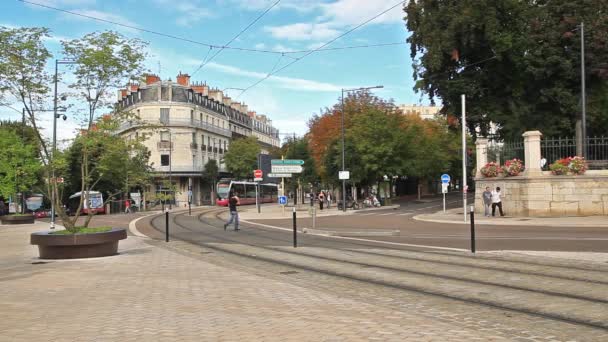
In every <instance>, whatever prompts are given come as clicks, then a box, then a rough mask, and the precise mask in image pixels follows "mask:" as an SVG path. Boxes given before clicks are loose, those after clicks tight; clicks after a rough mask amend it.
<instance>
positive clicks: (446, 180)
mask: <svg viewBox="0 0 608 342" xmlns="http://www.w3.org/2000/svg"><path fill="white" fill-rule="evenodd" d="M450 179H451V178H450V175H448V174H443V175H441V193H442V194H443V213H444V214H445V194H446V192H448V184H450Z"/></svg>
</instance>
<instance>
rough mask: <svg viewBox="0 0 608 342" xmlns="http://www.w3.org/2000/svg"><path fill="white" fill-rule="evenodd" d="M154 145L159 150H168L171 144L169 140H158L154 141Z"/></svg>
mask: <svg viewBox="0 0 608 342" xmlns="http://www.w3.org/2000/svg"><path fill="white" fill-rule="evenodd" d="M156 147H157V148H158V149H159V150H170V149H171V147H173V144H172V143H171V142H170V141H159V142H157V143H156Z"/></svg>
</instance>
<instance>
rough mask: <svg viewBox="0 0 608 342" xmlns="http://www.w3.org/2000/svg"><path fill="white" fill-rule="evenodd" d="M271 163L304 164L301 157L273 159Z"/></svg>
mask: <svg viewBox="0 0 608 342" xmlns="http://www.w3.org/2000/svg"><path fill="white" fill-rule="evenodd" d="M270 164H272V165H304V161H303V160H302V159H273V160H271V161H270Z"/></svg>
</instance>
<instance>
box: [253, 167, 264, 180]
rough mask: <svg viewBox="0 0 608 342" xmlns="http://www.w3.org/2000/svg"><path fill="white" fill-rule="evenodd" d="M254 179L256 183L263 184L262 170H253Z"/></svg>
mask: <svg viewBox="0 0 608 342" xmlns="http://www.w3.org/2000/svg"><path fill="white" fill-rule="evenodd" d="M253 177H254V179H253V180H254V181H256V182H261V181H262V180H264V173H263V172H262V170H253Z"/></svg>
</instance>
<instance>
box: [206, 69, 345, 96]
mask: <svg viewBox="0 0 608 342" xmlns="http://www.w3.org/2000/svg"><path fill="white" fill-rule="evenodd" d="M206 67H208V68H210V69H214V70H216V71H219V72H222V73H225V74H230V75H236V76H243V77H248V78H254V79H261V78H264V77H266V76H267V75H268V74H265V73H261V72H257V71H249V70H243V69H240V68H237V67H233V66H229V65H224V64H219V63H215V62H211V63H209V64H207V66H206ZM268 81H269V82H273V83H275V84H276V85H277V86H278V87H280V88H283V89H291V90H298V91H318V92H338V91H340V89H342V88H343V87H342V86H340V85H336V84H331V83H326V82H318V81H313V80H307V79H302V78H293V77H285V76H271V77H270V78H268Z"/></svg>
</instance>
